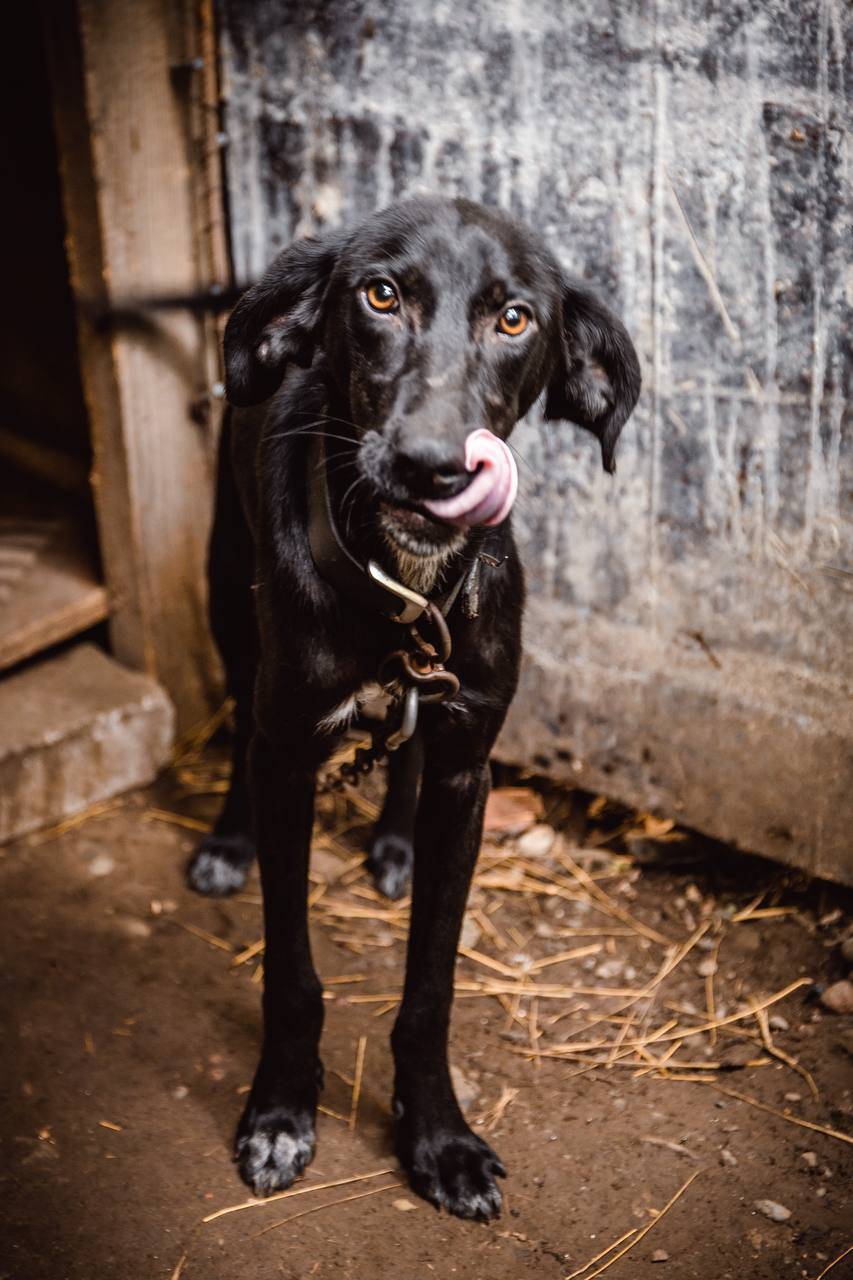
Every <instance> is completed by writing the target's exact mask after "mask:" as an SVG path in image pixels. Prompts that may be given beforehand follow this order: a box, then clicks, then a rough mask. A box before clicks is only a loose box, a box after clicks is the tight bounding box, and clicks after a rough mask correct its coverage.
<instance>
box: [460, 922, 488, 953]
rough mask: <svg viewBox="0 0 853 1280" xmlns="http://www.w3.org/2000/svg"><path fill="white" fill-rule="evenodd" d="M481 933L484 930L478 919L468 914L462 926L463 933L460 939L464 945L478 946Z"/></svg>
mask: <svg viewBox="0 0 853 1280" xmlns="http://www.w3.org/2000/svg"><path fill="white" fill-rule="evenodd" d="M481 933H482V930H481V929H480V926H479V925H478V924H477V921H476V920H474V919H473V918H472V917H471V916H466V917H465V923H464V924H463V926H462V935H461V937H460V939H459V940H460V942H461V943H462V946H463V947H469V948H470V947H476V945H477V943H478V942H479V941H480V936H481Z"/></svg>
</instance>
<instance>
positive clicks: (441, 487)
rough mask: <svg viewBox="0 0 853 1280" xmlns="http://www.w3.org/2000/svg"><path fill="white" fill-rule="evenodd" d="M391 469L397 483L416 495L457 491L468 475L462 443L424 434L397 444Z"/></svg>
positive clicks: (435, 495)
mask: <svg viewBox="0 0 853 1280" xmlns="http://www.w3.org/2000/svg"><path fill="white" fill-rule="evenodd" d="M394 469H395V471H396V473H397V478H398V479H399V481H400V483H401V484H403V485H405V486H406V488H407V489H408V490H409V491H410V492H411V493H412V494H415V495H417V496H418V497H438V496H444V495H449V494H451V493H455V492H458V490H459V489H460V488H462V487H463V484H464V483H467V481H468V480H469V479H470V476H469V475H468V473H467V471H466V470H465V451H464V445H463V444H461V443H460V444H455V443H452V442H449V441H443V440H438V439H435V438H434V437H433V438H431V437H429V436H423V437H421V438H419V439H417V440H407V441H406V442H405V443H403V444H400V445H398V447H397V449H396V451H395V455H394Z"/></svg>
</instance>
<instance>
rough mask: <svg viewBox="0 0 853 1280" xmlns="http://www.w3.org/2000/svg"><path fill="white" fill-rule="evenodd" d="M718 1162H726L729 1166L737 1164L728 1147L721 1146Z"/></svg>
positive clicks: (732, 1166) (735, 1157)
mask: <svg viewBox="0 0 853 1280" xmlns="http://www.w3.org/2000/svg"><path fill="white" fill-rule="evenodd" d="M720 1164H727V1165H728V1166H729V1167H730V1168H732V1169H733V1168H734V1167H735V1165H736V1164H737V1156H735V1155H733V1154H732V1153H731V1151H729V1149H728V1147H723V1149H722V1151H721V1152H720Z"/></svg>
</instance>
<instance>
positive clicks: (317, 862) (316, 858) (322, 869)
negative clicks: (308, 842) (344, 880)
mask: <svg viewBox="0 0 853 1280" xmlns="http://www.w3.org/2000/svg"><path fill="white" fill-rule="evenodd" d="M346 865H347V864H346V863H345V862H344V861H343V859H341V858H339V857H338V856H337V854H334V853H332V852H331V851H330V850H329V849H322V848H320V849H318V848H316V847H315V848H313V849H312V850H311V870H312V871H316V873H317V875H318V876H321V877H322V879H323V880H325V881H326V883H327V884H334V883H335V881H336V880H337V879H338V877H339V876H340V874H341V872H342V871H345V870H346Z"/></svg>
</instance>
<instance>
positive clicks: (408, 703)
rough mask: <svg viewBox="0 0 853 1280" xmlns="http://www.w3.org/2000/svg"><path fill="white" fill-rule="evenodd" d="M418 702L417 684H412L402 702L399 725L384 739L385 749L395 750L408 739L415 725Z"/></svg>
mask: <svg viewBox="0 0 853 1280" xmlns="http://www.w3.org/2000/svg"><path fill="white" fill-rule="evenodd" d="M419 702H420V699H419V697H418V689H417V685H412V687H411V689H409V690H408V691H407V693H406V698H405V701H404V702H403V718H402V720H401V721H400V727H399V729H396V730H395V731H394V733H391V734H389V735H388V737H387V738H386V739H385V750H386V751H396V750H397V748H398V747H402V745H403V743H404V742H408V741H409V738H411V736H412V734H413V733H414V732H415V728H416V727H417V723H418V705H419Z"/></svg>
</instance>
